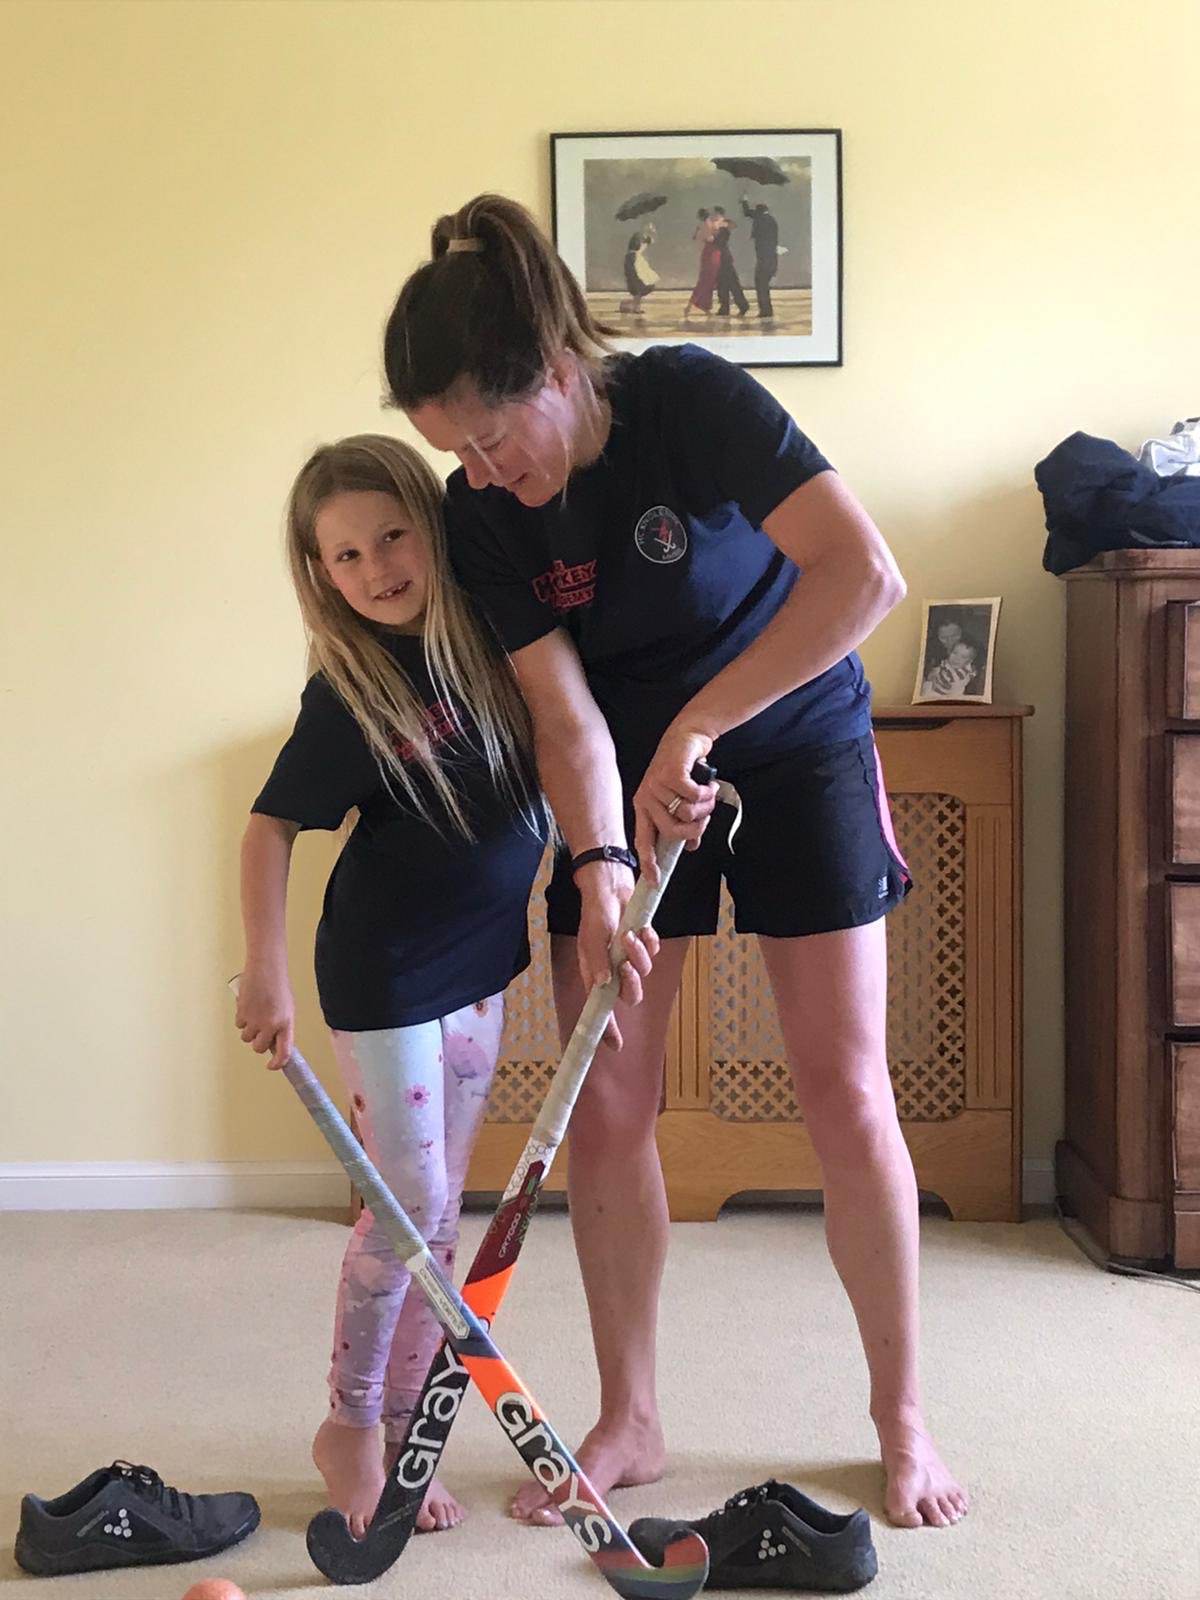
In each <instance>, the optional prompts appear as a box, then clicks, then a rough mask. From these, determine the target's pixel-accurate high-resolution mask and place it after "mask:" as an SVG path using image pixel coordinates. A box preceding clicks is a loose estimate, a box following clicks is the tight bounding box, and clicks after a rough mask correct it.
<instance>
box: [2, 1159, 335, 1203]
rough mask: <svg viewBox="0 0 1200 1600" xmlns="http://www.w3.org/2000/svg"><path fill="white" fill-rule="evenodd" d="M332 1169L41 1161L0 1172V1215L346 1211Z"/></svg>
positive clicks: (321, 1165)
mask: <svg viewBox="0 0 1200 1600" xmlns="http://www.w3.org/2000/svg"><path fill="white" fill-rule="evenodd" d="M349 1201H350V1183H349V1179H348V1178H347V1177H346V1175H345V1173H344V1172H343V1171H342V1169H341V1168H340V1167H338V1166H334V1165H331V1164H329V1163H326V1162H300V1161H185V1162H161V1161H43V1162H15V1163H13V1164H11V1165H0V1211H169V1210H188V1211H193V1210H194V1211H211V1210H221V1209H230V1210H233V1209H238V1208H244V1209H247V1210H255V1209H257V1210H274V1209H276V1208H280V1209H288V1208H292V1207H300V1208H305V1209H307V1208H310V1207H311V1208H314V1209H315V1208H320V1209H325V1208H326V1207H330V1206H343V1205H348V1204H349Z"/></svg>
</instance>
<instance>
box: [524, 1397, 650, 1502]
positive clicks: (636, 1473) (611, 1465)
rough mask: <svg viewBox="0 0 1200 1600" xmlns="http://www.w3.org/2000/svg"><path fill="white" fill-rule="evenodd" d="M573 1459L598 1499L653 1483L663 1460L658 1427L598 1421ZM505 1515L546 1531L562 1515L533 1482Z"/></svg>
mask: <svg viewBox="0 0 1200 1600" xmlns="http://www.w3.org/2000/svg"><path fill="white" fill-rule="evenodd" d="M575 1459H576V1461H578V1463H579V1465H580V1466H581V1467H582V1468H583V1470H584V1472H585V1473H586V1474H587V1476H588V1478H589V1480H590V1482H591V1485H592V1488H593V1489H595V1491H596V1492H597V1494H599V1495H600V1496H601V1497H602V1498H607V1496H608V1492H609V1490H610V1489H625V1488H628V1487H629V1486H630V1485H631V1484H635V1483H657V1482H658V1480H659V1479H660V1478H661V1477H662V1475H663V1468H664V1466H665V1465H666V1461H667V1450H666V1445H665V1444H664V1443H663V1436H662V1428H661V1427H660V1426H659V1424H658V1421H657V1419H656V1420H655V1421H654V1422H652V1423H647V1424H643V1425H640V1426H639V1425H637V1424H634V1423H629V1424H627V1425H626V1426H624V1427H622V1426H618V1425H611V1426H610V1425H609V1424H607V1423H602V1422H598V1423H597V1424H596V1426H595V1427H594V1428H593V1429H592V1431H591V1433H589V1434H588V1436H587V1438H586V1439H585V1440H584V1441H583V1443H582V1444H581V1445H580V1446H579V1449H578V1450H577V1451H576V1453H575ZM509 1513H510V1515H511V1516H513V1517H515V1518H516V1519H517V1521H518V1522H529V1523H532V1524H533V1525H534V1526H535V1527H539V1528H547V1527H550V1526H552V1525H553V1524H557V1523H560V1522H561V1521H562V1516H561V1514H560V1513H559V1510H558V1508H557V1507H556V1506H555V1505H554V1504H553V1502H552V1500H551V1497H550V1496H549V1495H548V1494H547V1493H546V1491H545V1490H544V1489H543V1488H541V1487H540V1485H538V1484H536V1483H527V1484H525V1485H524V1486H523V1487H522V1488H521V1489H519V1490H518V1491H517V1493H516V1494H515V1495H514V1496H513V1500H512V1504H511V1506H510V1507H509Z"/></svg>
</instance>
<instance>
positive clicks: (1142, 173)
mask: <svg viewBox="0 0 1200 1600" xmlns="http://www.w3.org/2000/svg"><path fill="white" fill-rule="evenodd" d="M1185 18H1186V11H1178V10H1177V11H1174V12H1165V13H1163V14H1162V15H1161V16H1160V17H1159V18H1158V20H1157V22H1156V23H1155V24H1154V25H1150V24H1149V23H1148V22H1147V21H1146V20H1145V17H1144V15H1143V11H1142V8H1141V7H1139V6H1135V5H1133V4H1132V3H1112V4H1109V3H1106V0H1010V3H1008V4H1005V5H1002V6H998V5H995V4H994V3H990V0H989V3H982V0H981V3H976V0H792V3H788V0H782V3H761V4H755V3H751V0H731V3H725V0H712V3H706V0H688V3H679V4H674V3H666V0H634V3H632V4H626V3H624V0H548V3H532V4H530V3H524V0H519V3H518V0H503V3H502V0H496V3H488V0H483V3H478V0H463V3H457V4H449V3H441V4H438V3H434V4H423V3H420V4H414V3H390V4H388V3H384V4H348V3H322V0H304V3H297V0H292V3H290V4H289V3H283V4H275V3H272V4H259V3H257V0H238V3H236V4H226V3H222V0H210V3H202V4H190V3H178V4H177V3H172V0H156V3H151V4H146V3H133V4H126V3H119V0H118V3H110V0H88V3H83V4H74V5H62V4H58V3H56V0H38V3H36V4H33V5H27V4H24V3H21V0H17V3H12V0H10V3H9V4H7V5H5V6H3V7H2V8H0V51H2V54H3V59H4V60H5V65H6V72H5V78H6V88H5V99H4V104H3V106H2V108H0V145H2V146H3V149H4V151H5V157H4V162H3V165H2V169H0V183H2V184H3V195H2V199H3V210H2V216H3V224H4V232H5V235H6V239H5V245H4V248H3V250H0V306H2V307H3V312H2V313H0V314H2V315H3V317H4V319H5V324H6V326H5V328H4V336H3V341H2V347H3V352H4V355H3V361H4V366H5V369H6V370H5V375H4V382H5V387H6V388H10V389H11V399H12V404H11V406H10V405H9V404H8V401H7V399H6V419H5V423H4V427H3V431H2V433H0V451H3V457H4V459H3V490H2V492H0V506H2V508H3V522H4V528H5V544H4V548H5V559H4V585H3V587H4V590H5V591H6V599H5V620H4V625H3V647H4V665H3V678H2V687H3V699H2V701H0V705H2V706H3V716H4V734H3V740H4V751H5V756H6V766H7V770H8V772H9V774H10V776H9V777H8V779H7V781H6V784H5V793H6V798H7V805H6V817H5V825H4V851H5V865H4V868H3V879H2V882H3V896H4V901H5V912H4V915H5V923H6V940H7V948H6V951H5V954H4V957H3V962H2V968H3V970H2V978H0V981H2V982H3V985H4V989H5V991H6V993H5V1002H4V1025H3V1030H2V1034H0V1037H2V1038H3V1051H4V1057H5V1071H4V1075H3V1079H2V1080H0V1081H2V1082H3V1085H4V1087H3V1115H2V1116H0V1162H5V1161H34V1162H39V1161H53V1160H59V1161H82V1160H93V1159H94V1160H109V1161H124V1160H129V1161H139V1160H142V1161H155V1160H163V1161H197V1160H242V1161H253V1160H280V1159H285V1158H292V1157H296V1156H313V1155H315V1154H317V1152H318V1149H319V1146H318V1143H317V1141H316V1139H315V1136H313V1137H310V1136H309V1135H308V1133H307V1130H306V1129H305V1128H304V1127H303V1126H302V1125H301V1124H300V1123H298V1121H297V1120H296V1118H294V1117H293V1116H291V1115H290V1114H285V1113H284V1112H283V1111H282V1109H281V1097H282V1096H283V1094H284V1092H285V1091H284V1089H283V1087H282V1085H280V1084H279V1083H277V1082H275V1081H273V1080H271V1081H268V1080H267V1079H266V1077H265V1075H264V1074H263V1073H262V1072H261V1071H260V1070H258V1068H257V1065H256V1064H254V1063H252V1061H251V1058H250V1057H249V1056H248V1054H246V1053H244V1052H243V1050H242V1047H241V1046H239V1045H237V1044H236V1041H235V1040H234V1038H233V1034H232V1029H231V1026H230V1015H229V1005H228V1003H227V1001H226V998H225V996H224V994H223V992H222V989H221V982H222V979H223V978H224V977H225V976H226V975H227V974H228V973H229V972H230V971H232V970H233V968H234V967H235V965H236V963H237V961H238V959H239V935H238V920H237V910H236V883H235V855H236V845H237V839H238V836H239V833H240V829H241V826H242V819H243V816H244V813H245V809H246V806H247V803H248V801H249V800H250V798H251V797H252V795H253V794H254V792H255V786H256V784H257V782H258V781H259V779H260V777H261V776H262V774H263V773H264V771H265V769H266V766H267V764H268V762H269V760H270V757H271V755H272V753H273V751H274V749H275V747H276V744H277V742H278V740H279V738H280V736H281V733H282V731H283V730H284V729H285V727H286V725H287V724H288V722H289V720H290V717H291V715H292V712H293V708H294V703H295V697H296V693H297V690H298V687H299V684H300V681H301V677H302V671H303V664H302V653H301V644H300V635H299V629H298V626H297V621H296V617H295V614H294V606H293V603H292V600H291V598H290V594H289V590H288V586H287V583H286V581H285V577H284V574H283V570H282V565H281V561H280V556H279V547H278V528H279V508H280V503H281V499H282V496H283V494H284V491H285V489H286V486H287V484H288V482H289V480H290V476H291V474H292V472H293V470H294V469H295V467H296V466H297V465H298V464H299V462H300V460H301V459H302V456H303V454H304V452H305V451H306V450H307V449H308V448H309V447H310V446H311V445H312V444H314V443H315V442H316V441H318V440H321V439H324V438H327V437H330V436H333V435H336V434H339V433H342V432H346V431H351V430H356V429H364V428H373V427H377V426H379V425H380V420H381V419H380V412H379V406H378V396H379V391H380V378H379V373H378V343H379V332H380V325H381V321H382V318H383V317H384V315H385V313H386V311H387V309H388V307H389V306H390V303H391V299H392V295H393V292H394V290H395V289H396V287H397V286H398V284H399V282H400V281H401V279H402V278H403V276H404V275H405V274H406V273H407V272H408V271H409V269H410V268H411V267H412V266H413V265H414V264H415V263H416V262H417V260H418V259H419V258H420V257H421V255H422V252H423V248H424V242H425V239H426V237H427V230H428V225H429V223H430V220H431V219H432V218H433V216H434V215H435V214H436V213H437V212H438V211H439V210H443V209H446V208H448V207H449V206H451V205H452V204H456V203H458V202H459V201H461V200H462V199H465V198H466V197H467V196H468V195H470V194H472V193H474V192H476V191H477V190H479V189H482V188H485V187H489V188H498V189H501V190H505V191H507V192H509V193H511V194H514V195H516V196H519V197H521V198H522V199H525V200H527V201H530V202H532V203H533V204H534V205H535V206H536V207H538V208H539V209H540V210H541V211H542V213H543V214H544V215H547V216H548V210H549V179H548V154H547V138H546V136H547V134H548V133H549V132H550V131H551V130H570V129H583V130H595V129H619V128H622V127H625V128H632V129H654V128H663V129H670V128H673V127H677V128H688V127H698V126H699V127H703V126H706V125H712V126H721V125H724V126H727V127H732V128H746V127H755V126H758V127H792V126H807V127H841V128H842V129H843V130H844V137H845V151H844V153H845V201H846V206H845V229H846V235H845V237H846V330H847V332H846V364H845V366H844V367H843V368H842V369H840V370H807V371H806V370H796V371H779V372H775V373H773V374H769V375H767V381H768V382H769V383H770V385H771V387H772V388H773V389H774V390H775V391H776V392H777V393H778V394H779V395H780V397H781V398H782V399H783V400H784V402H785V403H786V404H787V405H788V406H789V407H790V408H791V410H792V411H793V412H794V414H795V415H796V416H797V417H798V418H799V419H800V422H801V424H802V426H803V427H805V428H806V429H807V430H808V431H809V432H811V433H812V434H813V436H814V437H815V438H816V439H817V440H818V441H819V442H820V444H821V445H822V446H823V447H824V448H825V450H826V451H827V452H828V453H829V455H830V456H831V457H832V458H833V459H834V461H835V462H836V463H837V464H838V465H839V466H840V468H841V469H842V470H843V472H844V473H845V475H846V477H847V478H848V480H849V482H850V483H851V484H852V485H853V486H854V488H855V489H856V490H857V491H858V493H859V494H860V495H861V496H862V498H863V499H864V500H865V501H866V503H867V504H868V506H869V507H870V508H871V510H872V511H873V513H874V514H875V516H876V518H877V520H878V521H879V523H880V524H881V525H882V527H883V528H884V530H885V531H886V533H887V534H888V536H889V537H890V539H891V540H892V542H893V544H894V546H895V548H896V550H897V552H898V554H899V557H900V561H901V564H902V566H903V568H904V570H905V573H906V575H907V577H908V581H909V585H910V592H911V596H912V598H910V600H909V601H908V602H907V603H906V605H905V606H904V607H903V608H902V609H901V610H900V612H899V613H898V614H897V615H895V616H893V617H892V618H891V619H889V621H888V622H887V623H886V624H885V626H884V627H883V628H881V629H880V631H879V634H878V636H877V637H876V638H874V639H872V640H871V641H870V643H869V645H868V647H867V649H866V652H865V653H866V657H867V662H868V666H869V668H870V669H871V671H872V673H873V676H874V678H875V680H876V684H877V688H878V691H879V694H880V698H882V699H884V700H895V699H898V698H899V699H906V698H907V696H908V693H909V691H910V688H911V679H912V665H913V660H914V652H915V650H916V645H917V638H916V635H917V629H918V620H919V615H920V613H919V602H920V599H921V597H922V596H936V595H948V594H985V595H986V594H1002V595H1003V596H1004V614H1003V619H1002V626H1001V635H1000V638H1001V646H1000V653H999V660H998V666H997V672H996V694H997V698H998V699H1007V700H1019V701H1032V702H1034V703H1035V704H1036V706H1037V716H1036V718H1035V719H1034V720H1033V722H1032V723H1031V724H1030V725H1029V726H1028V801H1029V806H1028V832H1027V838H1028V853H1027V872H1028V917H1027V923H1026V926H1027V930H1028V1002H1027V1012H1028V1049H1027V1083H1028V1089H1027V1104H1028V1148H1027V1154H1028V1155H1030V1156H1033V1157H1035V1158H1045V1157H1046V1156H1048V1155H1049V1153H1050V1150H1051V1147H1052V1143H1053V1140H1054V1137H1055V1135H1056V1132H1057V1130H1058V1127H1059V1123H1060V1115H1061V1022H1060V1005H1059V988H1060V967H1061V962H1060V956H1059V939H1060V907H1059V889H1058V879H1059V858H1060V844H1059V792H1060V783H1061V770H1060V745H1061V700H1062V671H1061V652H1062V620H1061V619H1062V603H1063V596H1062V589H1061V586H1060V585H1058V584H1057V583H1056V582H1055V581H1054V580H1052V579H1051V578H1049V577H1047V576H1045V575H1044V574H1043V573H1042V572H1041V570H1040V554H1041V545H1042V538H1043V532H1042V523H1041V510H1040V501H1039V499H1038V497H1037V495H1036V493H1035V491H1034V488H1033V485H1032V479H1031V471H1032V467H1033V464H1034V463H1035V462H1036V461H1037V460H1038V459H1039V458H1040V457H1041V456H1042V455H1044V454H1045V453H1046V452H1047V451H1048V450H1049V449H1050V448H1051V447H1052V446H1053V445H1054V444H1055V443H1057V442H1058V441H1059V440H1060V439H1061V438H1062V437H1063V436H1064V435H1065V434H1067V433H1069V432H1071V431H1072V430H1074V429H1075V428H1085V429H1087V430H1089V431H1091V432H1095V433H1098V434H1102V435H1106V436H1110V437H1113V438H1116V439H1118V440H1119V441H1121V442H1122V443H1123V444H1125V445H1127V446H1131V447H1133V448H1135V449H1136V448H1137V446H1138V444H1139V443H1140V441H1141V440H1142V438H1144V437H1145V436H1146V435H1148V434H1151V433H1157V432H1161V431H1162V430H1163V429H1164V427H1166V426H1168V425H1169V424H1170V422H1171V421H1172V420H1173V419H1174V418H1176V417H1178V416H1182V415H1187V414H1189V413H1191V412H1194V411H1195V410H1196V408H1197V399H1198V396H1197V392H1196V388H1195V383H1196V378H1197V373H1198V372H1200V361H1198V360H1197V335H1196V323H1195V286H1196V282H1197V265H1198V261H1197V255H1198V252H1197V248H1196V245H1197V230H1198V228H1200V223H1198V221H1197V214H1196V205H1195V194H1194V192H1193V191H1192V188H1191V187H1190V186H1189V179H1188V176H1187V174H1188V172H1189V170H1190V169H1189V167H1188V163H1187V160H1186V153H1187V152H1189V151H1192V150H1194V148H1195V131H1196V130H1195V103H1196V102H1195V59H1194V54H1190V53H1189V52H1188V50H1187V49H1186V48H1185V41H1184V39H1183V37H1182V35H1183V31H1184V26H1185ZM396 425H397V426H399V425H400V424H399V423H397V424H396ZM328 855H329V850H328V846H327V844H326V843H325V842H324V841H316V840H314V841H311V843H308V844H307V845H306V848H305V849H304V851H303V853H302V859H301V863H300V877H299V884H298V893H297V895H296V905H295V909H296V918H295V924H296V926H295V942H294V949H295V954H296V964H297V966H298V968H299V969H300V970H301V971H302V972H303V971H306V969H307V964H308V949H309V939H310V931H311V920H312V918H313V915H314V912H315V907H316V905H317V903H318V896H319V889H320V883H321V880H322V875H323V871H324V865H325V862H326V861H327V859H328ZM1105 870H1107V864H1106V863H1097V871H1100V872H1103V871H1105ZM305 1005H306V1012H305V1017H304V1021H303V1025H302V1029H301V1037H302V1039H306V1040H308V1041H310V1044H311V1047H312V1048H313V1052H314V1055H316V1056H317V1057H318V1058H322V1057H323V1046H321V1045H320V1044H318V1043H317V1041H319V1040H320V1037H321V1035H320V1030H319V1029H318V1027H317V1023H316V1013H315V1011H314V1009H313V1006H312V1001H311V995H310V996H309V997H308V998H307V999H306V1002H305Z"/></svg>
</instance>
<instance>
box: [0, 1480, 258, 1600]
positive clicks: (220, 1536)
mask: <svg viewBox="0 0 1200 1600" xmlns="http://www.w3.org/2000/svg"><path fill="white" fill-rule="evenodd" d="M260 1515H261V1512H260V1511H259V1509H258V1501H257V1500H255V1498H254V1496H253V1495H249V1494H195V1495H193V1494H181V1493H180V1491H179V1490H178V1489H172V1488H171V1487H170V1485H169V1484H165V1483H164V1482H163V1481H162V1479H161V1478H160V1477H159V1475H158V1473H157V1472H152V1471H151V1470H150V1468H149V1467H133V1466H130V1464H129V1462H128V1461H114V1462H113V1464H112V1466H111V1467H104V1468H102V1469H101V1471H99V1472H93V1473H92V1474H91V1476H90V1477H88V1478H85V1479H84V1480H83V1482H82V1483H78V1484H76V1485H75V1487H74V1488H73V1489H68V1491H67V1492H66V1494H63V1495H59V1497H58V1499H57V1500H39V1499H38V1497H37V1495H35V1494H27V1495H26V1496H25V1498H24V1499H23V1500H22V1501H21V1527H20V1531H19V1532H18V1534H17V1545H16V1551H15V1554H16V1558H17V1563H18V1565H20V1566H22V1567H24V1569H25V1571H26V1572H32V1573H35V1574H36V1575H37V1576H38V1577H54V1576H56V1575H57V1574H59V1573H62V1572H94V1571H96V1570H98V1569H99V1568H101V1567H153V1566H161V1565H164V1564H165V1563H167V1562H172V1561H199V1560H200V1558H201V1557H202V1556H211V1555H216V1553H217V1551H218V1550H227V1549H228V1548H229V1546H230V1545H231V1544H237V1542H238V1540H239V1539H244V1538H245V1537H246V1535H247V1534H249V1533H253V1532H254V1530H255V1528H257V1527H258V1519H259V1517H260Z"/></svg>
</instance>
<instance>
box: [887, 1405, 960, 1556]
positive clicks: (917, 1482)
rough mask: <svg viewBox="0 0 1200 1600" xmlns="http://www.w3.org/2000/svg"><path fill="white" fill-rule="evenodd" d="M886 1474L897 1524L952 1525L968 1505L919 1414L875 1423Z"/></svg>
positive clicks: (890, 1511)
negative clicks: (903, 1418) (909, 1417)
mask: <svg viewBox="0 0 1200 1600" xmlns="http://www.w3.org/2000/svg"><path fill="white" fill-rule="evenodd" d="M875 1426H876V1430H877V1432H878V1434H879V1451H880V1454H881V1456H882V1457H883V1470H884V1472H885V1473H886V1474H887V1494H886V1496H885V1498H884V1510H885V1511H886V1512H887V1517H888V1521H889V1522H892V1523H894V1524H895V1525H896V1527H898V1528H920V1527H922V1526H925V1525H928V1526H929V1527H931V1528H949V1527H951V1526H952V1525H953V1524H954V1523H956V1522H958V1521H959V1519H960V1518H961V1517H965V1516H966V1514H967V1511H968V1509H969V1507H970V1500H969V1499H968V1498H967V1494H966V1491H965V1490H964V1489H963V1488H962V1487H961V1486H960V1485H959V1483H958V1480H957V1479H956V1478H955V1476H954V1474H953V1473H952V1472H951V1471H950V1469H949V1468H948V1467H947V1466H946V1464H945V1462H944V1461H943V1460H942V1458H941V1456H940V1455H939V1454H938V1453H937V1450H936V1449H935V1448H934V1443H933V1440H932V1439H931V1438H930V1437H929V1435H928V1433H927V1432H926V1431H925V1424H924V1423H923V1422H922V1421H921V1419H920V1417H919V1416H918V1417H916V1418H915V1420H914V1419H907V1420H893V1421H891V1422H888V1423H882V1422H877V1423H876V1424H875Z"/></svg>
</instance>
